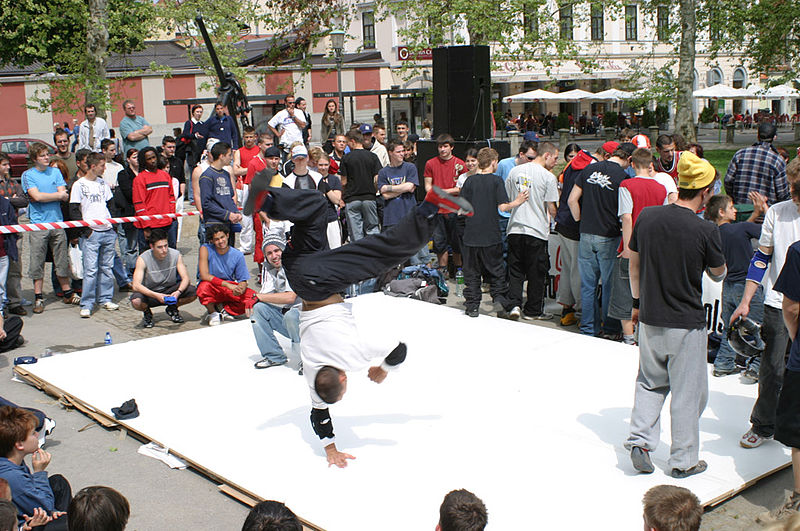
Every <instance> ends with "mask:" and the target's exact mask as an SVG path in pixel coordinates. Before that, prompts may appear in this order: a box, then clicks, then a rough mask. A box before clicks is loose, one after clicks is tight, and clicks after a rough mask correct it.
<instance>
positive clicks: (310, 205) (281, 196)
mask: <svg viewBox="0 0 800 531" xmlns="http://www.w3.org/2000/svg"><path fill="white" fill-rule="evenodd" d="M268 190H269V192H270V195H269V196H267V199H266V200H265V201H264V205H263V207H262V210H264V211H265V212H266V213H267V214H268V215H269V217H270V218H272V219H281V220H287V221H291V222H292V223H294V226H293V227H292V237H291V240H290V242H289V244H288V245H287V246H286V250H285V251H284V252H283V257H282V260H283V265H284V266H285V267H286V276H287V277H288V279H289V284H290V285H291V286H292V289H293V290H294V292H295V293H297V295H298V296H300V298H301V299H303V300H306V301H320V300H323V299H326V298H328V297H330V296H331V295H334V294H337V293H342V292H344V291H345V290H346V289H347V287H348V286H349V285H351V284H355V283H357V282H361V281H362V280H366V279H368V278H372V277H376V276H378V275H380V274H381V273H383V272H384V271H386V270H387V269H389V268H391V267H394V266H396V265H397V264H400V263H402V262H404V261H405V260H407V259H408V258H409V257H411V256H413V255H414V254H416V253H417V252H418V251H419V250H420V248H421V247H422V246H423V245H425V243H427V242H428V241H429V240H430V238H431V234H432V232H433V221H432V219H431V218H432V216H433V214H434V213H435V212H436V209H435V208H434V205H431V204H430V203H423V204H422V205H420V206H418V207H415V208H414V209H412V210H411V211H410V212H409V213H408V214H406V215H405V217H403V218H402V219H401V220H400V221H399V222H398V223H397V224H396V225H393V226H392V227H390V228H389V229H387V230H386V231H385V232H382V233H380V234H371V235H369V236H366V237H364V238H361V239H360V240H358V241H356V242H351V243H349V244H347V245H343V246H341V247H339V248H337V249H333V250H331V249H330V248H329V247H328V236H327V228H328V221H327V219H328V218H327V209H328V201H327V199H326V198H325V196H324V195H323V194H321V193H320V192H319V191H317V190H293V189H290V188H271V187H270V188H268Z"/></svg>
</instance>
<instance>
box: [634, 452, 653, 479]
mask: <svg viewBox="0 0 800 531" xmlns="http://www.w3.org/2000/svg"><path fill="white" fill-rule="evenodd" d="M631 463H633V468H635V469H636V471H637V472H641V473H642V474H652V473H653V471H654V470H655V467H653V462H652V461H651V460H650V452H648V451H647V450H645V449H644V448H642V447H641V446H634V447H633V448H631Z"/></svg>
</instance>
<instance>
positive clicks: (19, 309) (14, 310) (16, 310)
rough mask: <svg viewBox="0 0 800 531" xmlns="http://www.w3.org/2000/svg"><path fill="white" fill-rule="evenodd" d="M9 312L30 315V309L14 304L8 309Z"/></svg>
mask: <svg viewBox="0 0 800 531" xmlns="http://www.w3.org/2000/svg"><path fill="white" fill-rule="evenodd" d="M8 313H10V314H13V315H28V310H26V309H25V308H23V307H22V306H14V307H13V308H9V309H8Z"/></svg>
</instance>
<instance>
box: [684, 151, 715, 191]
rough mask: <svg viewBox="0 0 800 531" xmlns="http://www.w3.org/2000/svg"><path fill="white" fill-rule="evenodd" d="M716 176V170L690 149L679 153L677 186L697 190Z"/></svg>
mask: <svg viewBox="0 0 800 531" xmlns="http://www.w3.org/2000/svg"><path fill="white" fill-rule="evenodd" d="M716 176H717V170H715V169H714V166H712V165H711V163H710V162H708V161H707V160H706V159H701V158H700V157H698V156H697V155H695V154H694V153H692V152H691V151H684V152H683V153H681V158H680V160H679V161H678V188H683V189H684V190H699V189H700V188H705V187H706V186H708V185H709V184H711V183H712V182H714V178H715V177H716Z"/></svg>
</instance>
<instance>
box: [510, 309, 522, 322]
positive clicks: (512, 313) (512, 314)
mask: <svg viewBox="0 0 800 531" xmlns="http://www.w3.org/2000/svg"><path fill="white" fill-rule="evenodd" d="M521 315H522V310H521V309H520V307H519V306H514V307H513V308H511V311H510V312H508V317H509V318H510V319H513V320H515V321H516V320H517V319H519V318H520V316H521Z"/></svg>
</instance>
